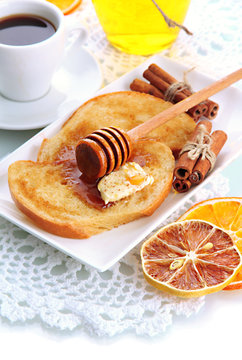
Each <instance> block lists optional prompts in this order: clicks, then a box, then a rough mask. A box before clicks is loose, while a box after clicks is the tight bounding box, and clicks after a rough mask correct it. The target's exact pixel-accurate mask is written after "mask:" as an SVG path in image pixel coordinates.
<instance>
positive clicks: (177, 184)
mask: <svg viewBox="0 0 242 360" xmlns="http://www.w3.org/2000/svg"><path fill="white" fill-rule="evenodd" d="M172 185H173V188H174V189H175V190H176V191H177V192H179V193H184V192H187V191H188V190H189V189H190V187H191V186H192V183H191V181H190V180H189V179H186V180H181V179H175V180H174V181H173V184H172Z"/></svg>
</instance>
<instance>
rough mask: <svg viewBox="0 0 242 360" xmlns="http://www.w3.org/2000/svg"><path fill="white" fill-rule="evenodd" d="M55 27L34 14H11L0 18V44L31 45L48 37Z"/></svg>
mask: <svg viewBox="0 0 242 360" xmlns="http://www.w3.org/2000/svg"><path fill="white" fill-rule="evenodd" d="M55 31H56V29H55V27H54V25H53V24H51V23H50V22H49V21H48V20H46V19H44V18H41V17H37V16H35V15H13V16H8V17H5V18H1V19H0V44H6V45H17V46H21V45H31V44H35V43H38V42H41V41H43V40H46V39H48V38H49V37H50V36H52V35H53V34H54V33H55Z"/></svg>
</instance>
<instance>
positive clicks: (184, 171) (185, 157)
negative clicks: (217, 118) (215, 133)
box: [174, 120, 212, 180]
mask: <svg viewBox="0 0 242 360" xmlns="http://www.w3.org/2000/svg"><path fill="white" fill-rule="evenodd" d="M201 130H203V132H204V133H207V134H209V133H210V132H211V130H212V125H211V123H210V121H208V120H203V121H200V123H198V124H197V126H196V128H195V130H194V132H193V134H192V135H191V136H190V138H189V139H188V141H189V142H196V140H197V137H198V135H199V133H201ZM196 162H197V158H193V159H191V158H190V157H189V152H188V151H186V152H184V153H183V154H182V155H181V156H180V157H179V159H178V162H177V164H176V167H175V169H174V176H175V177H176V178H177V179H180V180H185V179H187V178H188V177H189V176H190V175H191V173H192V171H193V168H194V166H195V164H196Z"/></svg>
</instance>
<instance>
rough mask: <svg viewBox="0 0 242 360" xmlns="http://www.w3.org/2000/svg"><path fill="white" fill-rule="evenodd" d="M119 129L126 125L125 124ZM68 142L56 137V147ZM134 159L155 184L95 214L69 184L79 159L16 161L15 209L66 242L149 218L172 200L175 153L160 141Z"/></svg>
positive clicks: (140, 148) (139, 148)
mask: <svg viewBox="0 0 242 360" xmlns="http://www.w3.org/2000/svg"><path fill="white" fill-rule="evenodd" d="M104 98H105V97H104ZM90 104H91V102H90ZM113 106H114V103H113V102H111V103H110V105H109V109H107V107H106V111H107V118H108V117H109V116H110V115H109V112H110V113H113V111H112V107H113ZM108 110H109V111H108ZM120 110H121V109H120ZM120 110H119V116H121V111H120ZM100 111H101V110H100ZM103 111H104V109H103ZM124 113H125V114H126V110H124ZM93 115H94V114H93ZM125 116H126V115H125ZM71 121H73V118H72V120H70V121H69V122H68V123H67V124H66V126H65V128H66V129H67V128H68V126H69V124H71ZM130 121H131V122H132V117H131V120H130ZM87 122H88V120H87V119H86V120H83V121H82V126H78V129H79V131H78V134H79V135H80V136H81V135H85V134H86V131H87V128H88V131H89V129H90V128H91V127H92V126H91V124H87ZM126 122H127V120H126ZM116 124H118V121H117V120H116ZM96 125H97V124H96ZM118 125H119V126H120V125H123V121H122V118H121V119H120V122H119V124H118ZM91 131H92V130H91ZM62 134H63V133H62ZM66 136H67V133H65V136H63V137H62V136H61V137H59V135H57V138H58V145H59V144H60V143H61V146H64V144H65V142H66V141H67V140H68V137H66ZM67 142H68V141H67ZM48 145H49V144H48ZM47 148H48V146H47V147H46V149H47ZM53 148H54V147H53V146H52V150H53ZM58 148H59V146H58ZM53 154H54V156H51V158H53V157H55V151H52V155H53ZM42 157H43V152H42ZM135 159H138V160H137V161H140V159H141V163H142V164H141V165H142V166H143V169H144V170H145V171H146V172H147V173H148V174H150V175H152V176H153V178H154V182H153V184H152V185H148V186H147V187H145V188H144V189H143V190H142V191H139V192H136V193H135V194H132V195H131V196H129V197H127V198H124V199H122V200H119V201H117V202H115V203H113V204H112V205H111V206H109V207H106V208H105V207H104V208H102V207H101V208H96V207H94V206H92V205H90V204H89V203H87V202H86V201H84V200H83V198H82V197H80V193H79V192H78V186H79V185H78V184H77V185H75V186H73V184H72V183H71V182H70V177H71V176H69V174H70V171H73V169H74V172H75V171H76V170H77V168H76V162H75V159H73V160H72V161H68V160H65V161H63V160H61V161H56V162H50V161H49V162H48V161H45V162H33V161H17V162H15V163H13V164H12V165H10V167H9V172H8V181H9V188H10V191H11V194H12V197H13V199H14V201H15V203H16V205H17V207H18V208H19V209H20V210H21V211H22V212H24V213H25V214H26V215H27V216H28V217H30V218H31V219H32V220H33V221H34V222H35V223H36V224H37V225H38V226H40V227H41V228H43V229H44V230H46V231H48V232H51V233H54V234H56V235H59V236H64V237H71V238H88V237H90V236H92V235H95V234H98V233H101V232H103V231H105V230H109V229H112V228H114V227H117V226H119V225H121V224H125V223H128V222H130V221H133V220H135V219H137V218H140V217H142V216H145V215H146V216H147V215H151V214H152V213H153V212H154V211H155V210H156V209H157V208H158V207H159V206H160V204H161V203H162V202H163V200H164V199H165V198H166V196H167V195H168V194H169V191H170V189H171V185H172V178H173V169H174V158H173V155H172V152H171V150H170V149H169V148H168V147H167V146H166V145H164V144H163V143H161V142H160V141H158V140H148V139H147V140H145V141H139V142H137V143H136V144H135V146H134V150H133V160H135ZM68 171H69V172H68ZM67 175H68V176H69V177H68V176H67ZM79 175H80V174H78V176H79ZM114 241H115V239H114Z"/></svg>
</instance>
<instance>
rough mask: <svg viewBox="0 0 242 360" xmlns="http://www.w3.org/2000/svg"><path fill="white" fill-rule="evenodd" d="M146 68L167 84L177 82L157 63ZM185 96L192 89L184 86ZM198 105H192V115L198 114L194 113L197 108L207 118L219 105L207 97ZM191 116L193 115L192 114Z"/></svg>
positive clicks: (211, 117) (213, 114)
mask: <svg viewBox="0 0 242 360" xmlns="http://www.w3.org/2000/svg"><path fill="white" fill-rule="evenodd" d="M148 69H149V70H150V71H152V72H153V73H154V74H155V75H156V76H158V77H160V78H161V79H162V80H164V81H166V82H167V83H168V84H169V85H172V84H174V83H176V82H177V80H176V79H175V78H174V77H173V76H171V75H170V74H169V73H167V72H166V71H165V70H164V69H162V68H160V67H159V66H158V65H156V64H151V65H150V66H149V67H148ZM182 92H183V93H184V94H185V95H186V97H187V96H190V95H191V94H192V91H191V90H190V89H189V88H188V87H186V88H185V89H184V90H183V91H182ZM199 105H200V107H198V108H196V106H195V107H194V108H195V109H194V115H196V114H197V115H199V114H198V113H196V110H197V109H199V111H200V110H201V112H202V115H203V116H205V117H207V118H208V119H210V120H212V119H214V118H215V117H216V115H217V112H218V109H219V105H218V104H217V103H215V102H214V101H212V100H210V99H207V100H206V101H204V102H203V103H201V104H199ZM192 116H193V115H192Z"/></svg>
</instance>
